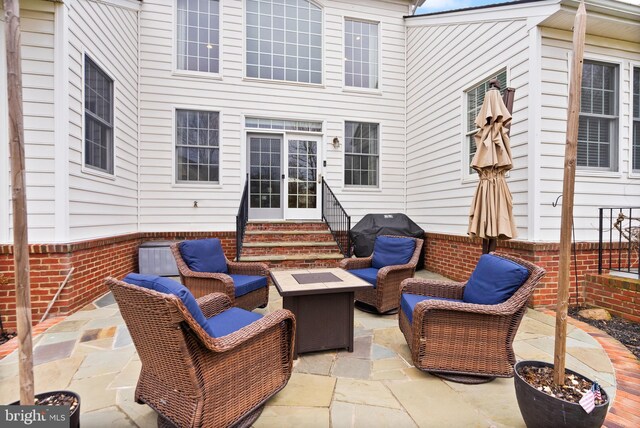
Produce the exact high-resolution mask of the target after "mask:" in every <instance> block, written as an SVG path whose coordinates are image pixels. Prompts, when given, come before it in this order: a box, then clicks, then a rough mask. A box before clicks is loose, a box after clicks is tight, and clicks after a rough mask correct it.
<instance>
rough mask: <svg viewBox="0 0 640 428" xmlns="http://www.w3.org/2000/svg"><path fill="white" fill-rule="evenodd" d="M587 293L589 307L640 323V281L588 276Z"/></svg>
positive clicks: (605, 276)
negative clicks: (604, 310) (595, 307)
mask: <svg viewBox="0 0 640 428" xmlns="http://www.w3.org/2000/svg"><path fill="white" fill-rule="evenodd" d="M585 291H586V293H585V294H586V304H587V305H589V306H598V307H601V308H606V309H607V310H609V311H610V312H611V313H613V314H615V315H618V316H621V317H623V318H626V319H629V320H631V321H635V322H640V280H637V279H629V278H621V277H614V276H610V275H597V274H587V276H586V280H585Z"/></svg>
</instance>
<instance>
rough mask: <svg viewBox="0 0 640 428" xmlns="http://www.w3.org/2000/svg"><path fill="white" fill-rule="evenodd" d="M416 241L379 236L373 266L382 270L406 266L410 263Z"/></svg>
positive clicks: (374, 250) (374, 249) (374, 247)
mask: <svg viewBox="0 0 640 428" xmlns="http://www.w3.org/2000/svg"><path fill="white" fill-rule="evenodd" d="M415 249H416V241H415V240H413V239H411V238H391V237H389V236H378V237H377V238H376V242H375V244H374V245H373V260H371V266H372V267H374V268H376V269H380V268H383V267H385V266H395V265H404V264H407V263H409V260H411V256H413V251H414V250H415Z"/></svg>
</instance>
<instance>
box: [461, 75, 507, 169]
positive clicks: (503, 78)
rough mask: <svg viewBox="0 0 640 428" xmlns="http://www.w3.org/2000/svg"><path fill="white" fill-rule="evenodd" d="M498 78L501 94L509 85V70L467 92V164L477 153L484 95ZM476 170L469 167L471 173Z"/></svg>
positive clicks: (469, 163)
mask: <svg viewBox="0 0 640 428" xmlns="http://www.w3.org/2000/svg"><path fill="white" fill-rule="evenodd" d="M494 78H497V79H498V82H499V83H500V88H501V89H500V94H502V93H503V92H504V90H505V89H506V87H507V70H502V71H500V72H499V73H498V74H497V76H494V77H491V78H488V79H486V80H484V81H482V82H481V83H478V84H476V85H475V86H473V87H471V88H470V89H468V90H467V91H466V92H465V95H466V98H467V108H466V113H467V123H466V134H465V138H466V146H467V149H468V155H469V156H468V159H467V161H468V162H467V165H471V160H473V156H474V155H475V154H476V143H475V141H474V136H475V135H476V132H478V128H477V126H476V117H477V116H478V113H479V112H480V109H481V108H482V103H484V96H485V94H486V93H487V91H488V90H489V82H490V81H491V80H492V79H494ZM475 172H476V171H475V170H474V169H473V168H471V167H469V173H470V174H474V173H475Z"/></svg>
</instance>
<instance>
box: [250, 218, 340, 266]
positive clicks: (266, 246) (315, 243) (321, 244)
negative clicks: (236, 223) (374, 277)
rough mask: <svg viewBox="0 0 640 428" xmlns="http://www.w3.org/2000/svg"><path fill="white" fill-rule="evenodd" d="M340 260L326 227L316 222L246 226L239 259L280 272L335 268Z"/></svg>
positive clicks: (275, 222)
mask: <svg viewBox="0 0 640 428" xmlns="http://www.w3.org/2000/svg"><path fill="white" fill-rule="evenodd" d="M342 259H343V256H342V253H340V249H339V248H338V246H337V244H336V242H335V241H334V239H333V236H332V235H331V232H330V231H329V229H328V228H327V225H326V224H325V223H324V222H318V221H304V222H302V221H300V222H296V221H265V222H253V223H249V224H247V230H246V232H245V237H244V242H243V245H242V255H241V257H240V260H241V261H245V262H251V261H254V262H263V263H267V264H268V265H269V267H270V268H281V269H290V268H304V267H306V268H314V267H335V266H337V264H338V262H339V261H340V260H342Z"/></svg>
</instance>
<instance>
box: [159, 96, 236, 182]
mask: <svg viewBox="0 0 640 428" xmlns="http://www.w3.org/2000/svg"><path fill="white" fill-rule="evenodd" d="M177 110H194V111H206V112H211V113H218V153H219V154H218V160H219V164H218V181H207V182H202V181H200V182H195V181H194V182H189V181H180V182H178V181H177V176H178V171H177V169H178V168H177V166H178V165H177V163H176V162H177V159H176V143H177V141H176V136H177V133H176V117H177V115H176V111H177ZM222 119H223V115H222V109H219V108H214V107H211V106H201V105H184V104H175V105H172V106H171V187H172V188H175V189H222V188H223V187H224V186H223V183H222V181H223V180H222V177H223V174H222V165H223V153H224V151H223V144H222V140H223V138H222V129H223V122H222Z"/></svg>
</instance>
